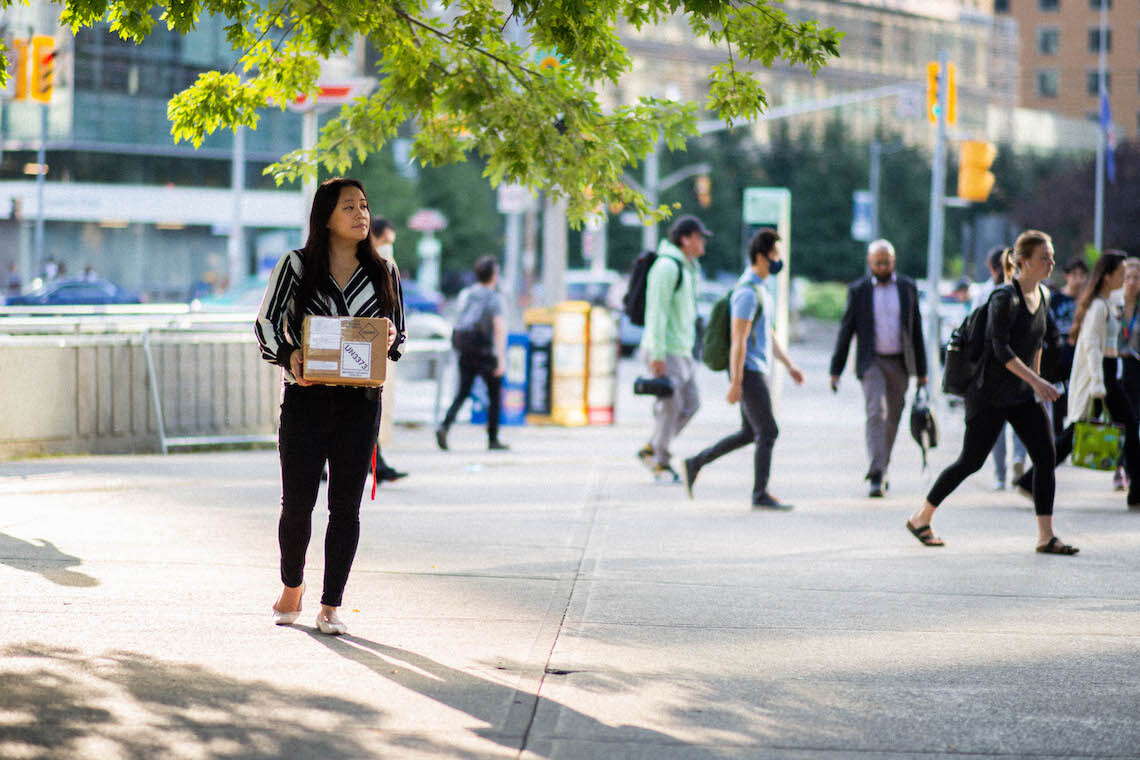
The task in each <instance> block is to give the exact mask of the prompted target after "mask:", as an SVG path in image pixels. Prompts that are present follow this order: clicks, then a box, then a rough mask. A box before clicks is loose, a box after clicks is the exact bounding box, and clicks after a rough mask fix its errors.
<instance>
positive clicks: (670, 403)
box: [637, 215, 712, 483]
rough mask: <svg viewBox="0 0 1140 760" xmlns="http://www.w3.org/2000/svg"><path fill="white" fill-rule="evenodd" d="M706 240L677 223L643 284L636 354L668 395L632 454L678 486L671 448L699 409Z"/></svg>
mask: <svg viewBox="0 0 1140 760" xmlns="http://www.w3.org/2000/svg"><path fill="white" fill-rule="evenodd" d="M710 237H712V233H711V232H709V231H708V229H707V228H706V227H705V225H704V223H703V222H701V220H700V219H698V218H697V217H695V216H688V215H686V216H682V217H680V218H679V219H677V221H676V222H674V223H673V227H672V228H671V229H670V230H669V237H668V239H666V240H662V241H661V243H660V244H659V245H658V246H657V260H656V261H654V262H653V266H651V267H650V268H649V274H648V279H647V282H646V289H645V332H644V333H642V336H641V350H642V352H643V354H644V356H645V359H646V361H647V362H648V364H649V371H650V372H651V373H652V374H653V376H654V377H667V378H669V382H670V383H672V386H673V393H672V395H669V396H665V397H662V398H658V399H657V401H656V402H655V403H654V405H653V420H654V426H653V437H652V438H651V439H650V441H649V443H647V444H646V445H645V446H644V447H643V448H642V449H641V450H640V451H639V452H637V456H638V458H639V459H640V460H641V461H642V462H643V463H644V464H645V465H646V466H648V467H649V468H650V471H651V472H652V473H653V476H654V479H655V480H657V481H658V482H664V483H680V482H681V476H680V475H678V474H677V471H676V470H674V469H673V466H672V464H671V463H670V458H671V456H670V455H671V452H670V446H671V444H672V443H673V440H674V439H675V438H676V437H677V436H678V435H679V434H680V432H681V431H682V430H684V429H685V426H686V425H688V424H689V420H691V419H692V418H693V415H694V414H696V413H697V410H698V409H700V407H701V398H700V394H699V392H698V390H697V379H696V370H697V367H696V360H695V359H694V358H693V349H694V347H695V345H696V342H697V281H698V279H699V277H700V271H699V270H698V268H697V264H696V262H697V259H699V258H700V257H701V256H704V255H705V241H706V240H707V239H708V238H710Z"/></svg>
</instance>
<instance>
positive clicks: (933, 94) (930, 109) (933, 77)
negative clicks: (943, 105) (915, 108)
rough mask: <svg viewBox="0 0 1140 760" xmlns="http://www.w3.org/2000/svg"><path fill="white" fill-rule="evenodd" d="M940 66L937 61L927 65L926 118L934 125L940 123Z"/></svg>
mask: <svg viewBox="0 0 1140 760" xmlns="http://www.w3.org/2000/svg"><path fill="white" fill-rule="evenodd" d="M939 68H940V67H939V66H938V62H937V61H931V62H930V63H928V64H926V118H927V119H929V120H930V122H931V123H932V124H933V123H934V122H936V121H938V69H939Z"/></svg>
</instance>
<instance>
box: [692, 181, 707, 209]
mask: <svg viewBox="0 0 1140 760" xmlns="http://www.w3.org/2000/svg"><path fill="white" fill-rule="evenodd" d="M693 190H694V192H695V193H696V195H697V203H698V204H699V205H700V207H701V208H708V207H709V206H711V205H712V180H711V179H709V175H707V174H700V175H698V176H697V178H696V179H695V180H694V181H693Z"/></svg>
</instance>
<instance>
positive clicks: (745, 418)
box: [693, 370, 780, 502]
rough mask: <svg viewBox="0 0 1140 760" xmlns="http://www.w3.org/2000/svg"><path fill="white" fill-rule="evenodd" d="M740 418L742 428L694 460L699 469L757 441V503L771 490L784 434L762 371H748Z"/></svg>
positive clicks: (741, 399) (755, 490) (753, 499)
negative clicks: (779, 442) (777, 446)
mask: <svg viewBox="0 0 1140 760" xmlns="http://www.w3.org/2000/svg"><path fill="white" fill-rule="evenodd" d="M740 418H741V425H740V430H738V431H736V432H735V433H733V434H732V435H729V436H726V437H724V438H721V439H720V440H719V441H717V442H716V443H714V444H713V445H712V446H709V447H708V448H707V449H705V450H704V451H702V452H701V453H699V454H697V455H696V456H695V457H693V461H694V463H695V464H696V465H697V468H698V469H699V468H701V467H704V466H705V465H706V464H708V463H709V462H712V461H713V460H716V459H719V458H721V457H722V456H724V455H725V454H727V453H729V452H730V451H736V450H737V449H739V448H743V447H744V446H747V445H748V444H750V443H755V444H756V451H755V453H754V455H753V464H752V467H753V481H752V501H753V502H756V500H757V499H760V498H763V497H764V496H765V495H767V493H768V475H769V473H770V472H771V470H772V447H773V446H775V444H776V438H777V437H778V436H779V435H780V429H779V427H777V426H776V419H775V417H773V415H772V396H771V394H769V392H768V382H767V380H766V379H765V377H764V375H763V373H761V372H753V371H752V370H745V371H744V381H743V388H742V392H741V396H740Z"/></svg>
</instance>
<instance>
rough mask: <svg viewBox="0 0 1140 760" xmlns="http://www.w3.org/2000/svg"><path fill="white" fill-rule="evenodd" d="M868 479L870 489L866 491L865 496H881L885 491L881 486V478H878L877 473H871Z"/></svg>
mask: <svg viewBox="0 0 1140 760" xmlns="http://www.w3.org/2000/svg"><path fill="white" fill-rule="evenodd" d="M870 480H871V489H870V490H869V491H868V492H867V496H868V497H870V498H872V499H881V498H883V494H885V493H886V492H887V491H886V489H885V488H883V480H882V478H880V477H879V476H878V475H872V476H871V478H870Z"/></svg>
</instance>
